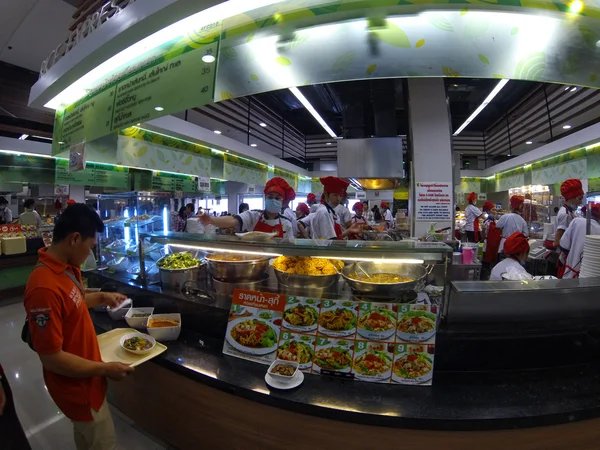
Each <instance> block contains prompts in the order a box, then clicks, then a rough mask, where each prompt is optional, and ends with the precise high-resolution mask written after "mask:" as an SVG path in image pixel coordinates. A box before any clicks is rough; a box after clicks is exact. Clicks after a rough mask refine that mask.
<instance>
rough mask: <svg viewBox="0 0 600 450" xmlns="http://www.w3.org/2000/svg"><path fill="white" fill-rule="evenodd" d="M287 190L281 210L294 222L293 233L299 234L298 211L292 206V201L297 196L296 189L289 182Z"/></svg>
mask: <svg viewBox="0 0 600 450" xmlns="http://www.w3.org/2000/svg"><path fill="white" fill-rule="evenodd" d="M286 184H287V183H286ZM285 191H286V192H285V200H284V201H283V209H282V210H281V212H282V214H283V216H284V217H286V218H287V219H288V220H289V221H290V223H291V224H292V233H294V236H298V219H297V218H296V213H295V212H294V211H292V208H290V202H291V201H292V200H294V199H295V198H296V191H294V188H293V187H291V186H290V185H289V184H287V187H286V188H285Z"/></svg>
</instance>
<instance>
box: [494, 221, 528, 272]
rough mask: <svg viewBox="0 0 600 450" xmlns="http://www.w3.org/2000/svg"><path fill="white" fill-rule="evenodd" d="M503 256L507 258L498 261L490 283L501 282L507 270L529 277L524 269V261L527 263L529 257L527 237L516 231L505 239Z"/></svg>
mask: <svg viewBox="0 0 600 450" xmlns="http://www.w3.org/2000/svg"><path fill="white" fill-rule="evenodd" d="M504 254H505V255H506V256H507V258H506V259H505V260H503V261H500V262H499V263H498V264H496V267H494V268H493V269H492V274H491V276H490V281H492V280H494V281H497V280H502V274H503V273H506V272H507V271H508V269H509V268H512V270H516V271H517V272H523V273H526V274H527V275H529V276H530V277H531V274H529V273H528V272H527V271H526V270H525V267H524V264H525V261H527V257H528V256H529V242H527V237H526V236H525V235H524V234H523V233H521V232H519V231H516V232H514V233H513V234H511V235H510V236H509V237H508V239H506V242H505V243H504Z"/></svg>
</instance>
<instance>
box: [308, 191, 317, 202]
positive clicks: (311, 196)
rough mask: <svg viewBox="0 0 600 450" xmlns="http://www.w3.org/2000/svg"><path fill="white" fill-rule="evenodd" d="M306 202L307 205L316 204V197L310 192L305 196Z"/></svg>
mask: <svg viewBox="0 0 600 450" xmlns="http://www.w3.org/2000/svg"><path fill="white" fill-rule="evenodd" d="M306 201H307V202H308V203H317V196H316V195H315V194H313V193H312V192H311V193H310V194H308V195H307V196H306Z"/></svg>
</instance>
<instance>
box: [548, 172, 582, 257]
mask: <svg viewBox="0 0 600 450" xmlns="http://www.w3.org/2000/svg"><path fill="white" fill-rule="evenodd" d="M560 195H562V197H563V198H564V199H565V201H564V202H563V205H562V207H561V208H560V209H559V210H558V214H557V215H556V232H555V233H554V245H555V246H556V247H558V246H559V245H560V239H561V238H562V236H563V234H565V231H567V228H569V224H570V223H571V221H572V220H573V219H574V218H575V214H574V212H575V211H577V206H579V205H581V203H582V202H583V196H584V192H583V186H582V185H581V181H580V180H578V179H577V178H571V179H569V180H566V181H565V182H564V183H563V184H561V185H560Z"/></svg>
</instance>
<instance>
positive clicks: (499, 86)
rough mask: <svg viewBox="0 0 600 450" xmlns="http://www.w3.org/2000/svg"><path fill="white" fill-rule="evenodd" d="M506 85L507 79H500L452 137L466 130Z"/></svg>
mask: <svg viewBox="0 0 600 450" xmlns="http://www.w3.org/2000/svg"><path fill="white" fill-rule="evenodd" d="M506 83H508V78H503V79H501V80H500V81H499V82H498V84H497V85H496V87H495V88H494V89H493V90H492V92H490V95H488V96H487V97H486V99H485V100H484V101H483V103H482V104H481V105H479V107H478V108H477V109H476V110H475V111H474V112H473V114H471V115H470V116H469V118H468V119H467V120H465V122H464V123H463V124H462V125H461V126H460V127H459V128H458V130H456V131H455V132H454V134H453V136H458V135H459V134H460V133H461V131H462V130H464V129H465V128H467V126H468V125H469V124H470V123H471V122H472V121H473V120H474V119H475V117H477V116H478V115H479V113H480V112H481V111H483V109H484V108H485V107H486V106H487V105H488V104H489V103H490V102H491V101H492V100H493V99H494V97H495V96H496V95H497V94H498V92H500V91H501V90H502V88H503V87H504V86H506Z"/></svg>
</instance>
